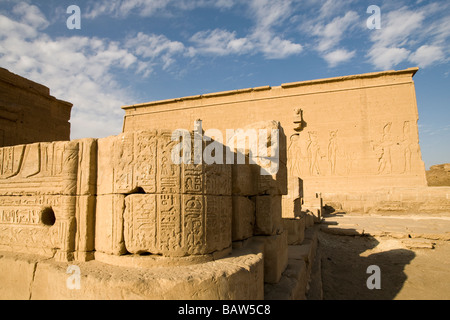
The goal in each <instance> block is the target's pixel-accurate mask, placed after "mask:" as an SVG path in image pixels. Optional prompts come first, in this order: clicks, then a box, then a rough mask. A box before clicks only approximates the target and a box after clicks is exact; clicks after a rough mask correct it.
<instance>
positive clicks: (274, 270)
mask: <svg viewBox="0 0 450 320" xmlns="http://www.w3.org/2000/svg"><path fill="white" fill-rule="evenodd" d="M255 239H257V240H259V241H262V242H263V243H264V282H265V283H278V282H279V281H280V279H281V275H282V273H283V272H284V270H285V269H286V266H287V264H288V244H287V232H283V233H282V234H280V235H275V236H258V237H255Z"/></svg>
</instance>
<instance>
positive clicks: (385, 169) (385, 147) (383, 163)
mask: <svg viewBox="0 0 450 320" xmlns="http://www.w3.org/2000/svg"><path fill="white" fill-rule="evenodd" d="M391 128H392V122H388V123H387V124H386V125H385V126H384V128H383V135H382V137H381V141H380V143H379V144H378V145H377V146H374V145H372V148H373V149H374V151H375V150H376V149H377V157H378V174H383V173H387V174H391V173H392V157H391V148H392V145H393V142H392V136H391Z"/></svg>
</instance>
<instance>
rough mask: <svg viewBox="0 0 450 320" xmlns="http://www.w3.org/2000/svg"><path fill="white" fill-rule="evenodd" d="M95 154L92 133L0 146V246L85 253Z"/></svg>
mask: <svg viewBox="0 0 450 320" xmlns="http://www.w3.org/2000/svg"><path fill="white" fill-rule="evenodd" d="M95 159H96V141H95V140H93V139H85V140H78V141H72V142H55V143H37V144H31V145H22V146H14V147H5V148H0V230H1V232H0V247H2V248H3V249H5V250H6V249H8V248H14V250H16V251H23V252H31V253H40V254H44V255H54V254H55V253H56V257H57V258H58V259H61V260H71V259H73V258H76V259H80V260H85V259H87V258H88V255H89V252H92V251H93V250H94V245H93V241H94V239H93V228H94V218H93V217H94V203H95V199H94V196H95V176H96V175H95V167H96V160H95ZM93 168H94V170H93Z"/></svg>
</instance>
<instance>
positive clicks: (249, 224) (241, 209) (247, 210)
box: [232, 196, 255, 241]
mask: <svg viewBox="0 0 450 320" xmlns="http://www.w3.org/2000/svg"><path fill="white" fill-rule="evenodd" d="M254 227H255V203H254V202H253V201H252V200H250V199H249V198H247V197H242V196H233V223H232V235H233V241H240V240H245V239H248V238H251V237H252V236H253V229H254Z"/></svg>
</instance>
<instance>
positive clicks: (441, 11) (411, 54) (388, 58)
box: [367, 3, 450, 69]
mask: <svg viewBox="0 0 450 320" xmlns="http://www.w3.org/2000/svg"><path fill="white" fill-rule="evenodd" d="M390 6H391V4H388V5H386V10H385V11H383V12H382V29H381V30H376V31H374V32H372V35H371V38H370V40H371V42H372V46H371V48H370V49H369V50H368V53H367V57H368V58H369V61H370V63H372V64H373V65H374V66H375V67H376V68H381V69H391V68H394V67H395V66H397V65H398V64H400V63H402V62H406V61H408V62H411V63H414V64H415V65H417V66H420V67H428V66H431V65H434V64H436V63H442V62H445V61H446V56H448V54H449V53H450V45H449V43H448V38H449V37H450V27H449V25H448V20H449V19H450V12H449V8H450V6H449V4H448V3H441V4H437V3H431V4H427V5H423V6H421V7H418V8H412V7H411V6H408V5H403V6H402V7H400V8H395V9H392V10H390V11H389V8H390Z"/></svg>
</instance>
